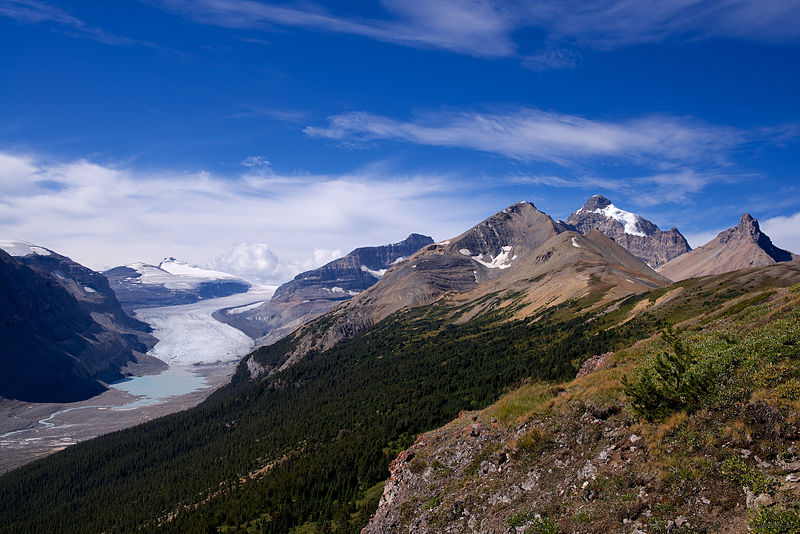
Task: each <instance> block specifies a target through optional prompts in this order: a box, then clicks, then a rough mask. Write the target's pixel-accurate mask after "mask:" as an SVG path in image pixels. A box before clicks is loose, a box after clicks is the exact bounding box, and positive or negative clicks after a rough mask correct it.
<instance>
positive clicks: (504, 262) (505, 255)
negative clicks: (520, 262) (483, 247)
mask: <svg viewBox="0 0 800 534" xmlns="http://www.w3.org/2000/svg"><path fill="white" fill-rule="evenodd" d="M510 253H511V247H510V246H505V247H503V251H502V252H501V253H500V254H498V255H497V256H489V255H488V254H479V255H478V256H472V259H473V260H475V261H477V262H478V263H480V264H481V265H483V266H484V267H488V268H489V269H508V268H509V267H511V263H510V262H511V260H510V259H509V255H510ZM484 256H489V261H486V260H484V259H483V257H484Z"/></svg>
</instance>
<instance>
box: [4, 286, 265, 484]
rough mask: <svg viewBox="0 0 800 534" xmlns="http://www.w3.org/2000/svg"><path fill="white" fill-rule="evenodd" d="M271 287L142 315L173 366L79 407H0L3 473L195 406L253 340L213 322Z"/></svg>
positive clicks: (18, 404) (162, 354)
mask: <svg viewBox="0 0 800 534" xmlns="http://www.w3.org/2000/svg"><path fill="white" fill-rule="evenodd" d="M273 291H274V288H258V289H252V290H251V291H249V292H247V293H241V294H238V295H232V296H229V297H223V298H217V299H208V300H202V301H200V302H196V303H194V304H187V305H183V306H164V307H159V308H144V309H140V310H137V314H136V316H137V318H139V319H141V320H143V321H145V322H147V323H148V324H150V326H152V327H153V329H154V332H153V335H155V337H156V338H158V340H159V341H158V343H157V344H156V346H155V347H154V348H153V350H151V351H150V352H149V354H150V355H151V356H155V357H156V358H159V359H160V360H162V361H164V362H166V363H168V364H169V365H170V367H169V369H167V370H166V371H164V372H162V373H160V374H158V375H148V376H140V377H132V378H131V379H126V380H124V381H120V382H119V383H115V384H112V385H111V388H110V389H109V390H108V391H106V392H105V393H102V394H101V395H98V396H96V397H94V398H91V399H87V400H85V401H81V402H74V403H32V402H21V401H9V400H5V401H1V402H0V450H2V452H3V453H2V454H1V455H0V474H1V473H5V472H7V471H10V470H12V469H14V468H17V467H19V466H21V465H24V464H26V463H28V462H32V461H33V460H36V459H38V458H41V457H43V456H46V455H48V454H51V453H53V452H56V451H59V450H61V449H64V448H65V447H68V446H69V445H73V444H75V443H78V442H80V441H84V440H87V439H91V438H94V437H96V436H99V435H101V434H106V433H109V432H114V431H117V430H121V429H123V428H128V427H131V426H134V425H138V424H140V423H143V422H145V421H149V420H151V419H155V418H157V417H161V416H163V415H167V414H171V413H174V412H178V411H181V410H185V409H187V408H191V407H193V406H196V405H198V404H199V403H201V402H202V401H203V400H205V398H206V397H208V395H210V394H211V393H212V392H213V391H214V390H215V389H216V388H218V387H219V386H221V385H222V384H225V383H226V382H228V380H229V379H230V376H231V375H232V374H233V372H234V370H235V368H236V363H237V361H238V360H239V358H241V357H242V356H244V355H245V354H247V353H248V352H250V350H251V349H252V348H253V344H254V342H253V340H252V339H251V338H249V337H247V336H246V335H245V334H243V333H242V332H241V331H239V330H237V329H235V328H233V327H231V326H228V325H226V324H223V323H221V322H219V321H217V320H216V319H214V318H213V317H212V314H213V313H214V312H215V311H217V310H219V309H221V308H227V307H234V306H243V305H249V304H252V303H257V302H263V301H264V300H267V299H268V298H269V297H270V296H271V295H272V292H273Z"/></svg>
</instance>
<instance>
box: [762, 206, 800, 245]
mask: <svg viewBox="0 0 800 534" xmlns="http://www.w3.org/2000/svg"><path fill="white" fill-rule="evenodd" d="M759 224H760V226H761V230H762V231H763V232H764V233H765V234H767V235H768V236H769V237H770V238H771V239H772V242H773V243H774V244H775V246H777V247H780V248H782V249H786V250H789V251H791V252H794V253H795V254H799V253H800V212H798V213H795V214H794V215H789V216H786V217H771V218H769V219H765V220H763V221H759Z"/></svg>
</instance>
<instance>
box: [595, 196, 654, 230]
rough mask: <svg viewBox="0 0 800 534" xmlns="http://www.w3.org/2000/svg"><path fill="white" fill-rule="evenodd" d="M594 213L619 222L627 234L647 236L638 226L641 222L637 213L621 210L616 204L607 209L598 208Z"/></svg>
mask: <svg viewBox="0 0 800 534" xmlns="http://www.w3.org/2000/svg"><path fill="white" fill-rule="evenodd" d="M592 213H601V214H603V215H605V216H606V217H608V218H610V219H614V220H616V221H619V222H620V223H621V224H622V226H623V227H624V229H625V233H626V234H630V235H638V236H643V237H644V235H645V233H644V232H642V231H641V230H639V226H638V224H637V223H638V221H639V216H638V215H636V214H635V213H631V212H629V211H625V210H621V209H619V208H618V207H616V206H615V205H614V204H609V205H608V206H606V207H605V208H598V209H596V210H594V211H593V212H592Z"/></svg>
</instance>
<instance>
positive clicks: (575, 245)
mask: <svg viewBox="0 0 800 534" xmlns="http://www.w3.org/2000/svg"><path fill="white" fill-rule="evenodd" d="M572 246H573V247H575V248H583V247H582V246H580V245H579V244H578V240H577V238H574V237H573V238H572Z"/></svg>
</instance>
